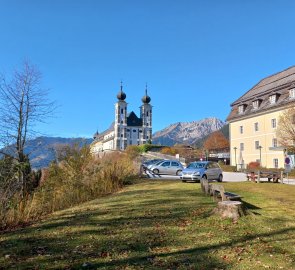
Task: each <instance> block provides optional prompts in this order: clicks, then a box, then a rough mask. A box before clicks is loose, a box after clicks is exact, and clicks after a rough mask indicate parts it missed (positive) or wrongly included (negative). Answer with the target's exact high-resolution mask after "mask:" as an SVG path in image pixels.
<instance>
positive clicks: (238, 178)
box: [147, 172, 295, 185]
mask: <svg viewBox="0 0 295 270" xmlns="http://www.w3.org/2000/svg"><path fill="white" fill-rule="evenodd" d="M147 176H148V177H149V178H152V179H159V180H180V177H179V176H176V175H165V174H163V175H156V174H152V173H148V174H147ZM246 181H247V178H246V175H245V173H240V172H223V182H246ZM261 182H267V179H266V178H263V179H261ZM283 183H284V184H290V185H295V179H286V178H284V180H283Z"/></svg>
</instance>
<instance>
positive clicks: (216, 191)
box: [210, 184, 242, 201]
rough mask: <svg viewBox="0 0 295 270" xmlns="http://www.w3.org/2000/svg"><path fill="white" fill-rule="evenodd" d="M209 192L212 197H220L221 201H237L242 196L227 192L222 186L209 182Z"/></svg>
mask: <svg viewBox="0 0 295 270" xmlns="http://www.w3.org/2000/svg"><path fill="white" fill-rule="evenodd" d="M210 189H211V193H212V196H213V198H214V199H218V198H220V197H221V200H222V201H237V200H240V199H241V198H242V197H241V196H240V195H238V194H235V193H232V192H228V191H225V190H224V186H222V185H217V184H211V188H210Z"/></svg>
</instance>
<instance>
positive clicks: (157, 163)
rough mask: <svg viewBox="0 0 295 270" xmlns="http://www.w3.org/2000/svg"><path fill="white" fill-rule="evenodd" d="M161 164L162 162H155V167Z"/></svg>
mask: <svg viewBox="0 0 295 270" xmlns="http://www.w3.org/2000/svg"><path fill="white" fill-rule="evenodd" d="M162 162H163V160H160V161H158V162H156V163H155V165H159V164H161V163H162Z"/></svg>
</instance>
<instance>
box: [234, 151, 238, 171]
mask: <svg viewBox="0 0 295 270" xmlns="http://www.w3.org/2000/svg"><path fill="white" fill-rule="evenodd" d="M237 149H238V148H237V147H234V150H235V163H236V167H237Z"/></svg>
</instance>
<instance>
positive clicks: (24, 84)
mask: <svg viewBox="0 0 295 270" xmlns="http://www.w3.org/2000/svg"><path fill="white" fill-rule="evenodd" d="M0 80H1V81H0V146H2V150H1V154H4V155H5V156H9V157H12V158H13V159H14V160H15V161H16V164H17V166H18V167H19V172H20V174H19V180H20V181H19V182H20V183H21V189H22V192H23V193H24V192H25V191H26V188H25V187H26V171H28V168H26V166H27V165H26V164H28V157H27V156H26V155H25V151H24V150H25V146H26V143H27V140H28V139H29V138H30V137H32V136H34V134H36V130H35V126H36V124H37V123H40V122H44V121H45V120H46V119H47V118H48V116H50V115H52V113H53V111H54V109H55V105H54V103H53V102H50V101H49V100H48V92H47V90H45V89H43V88H42V86H41V73H40V72H39V71H38V69H37V68H35V67H34V66H33V65H31V64H30V63H28V62H25V63H24V64H23V67H22V69H21V70H19V71H18V70H17V71H15V72H14V74H13V76H12V77H11V78H10V80H8V79H7V78H6V77H5V76H2V77H1V78H0Z"/></svg>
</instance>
